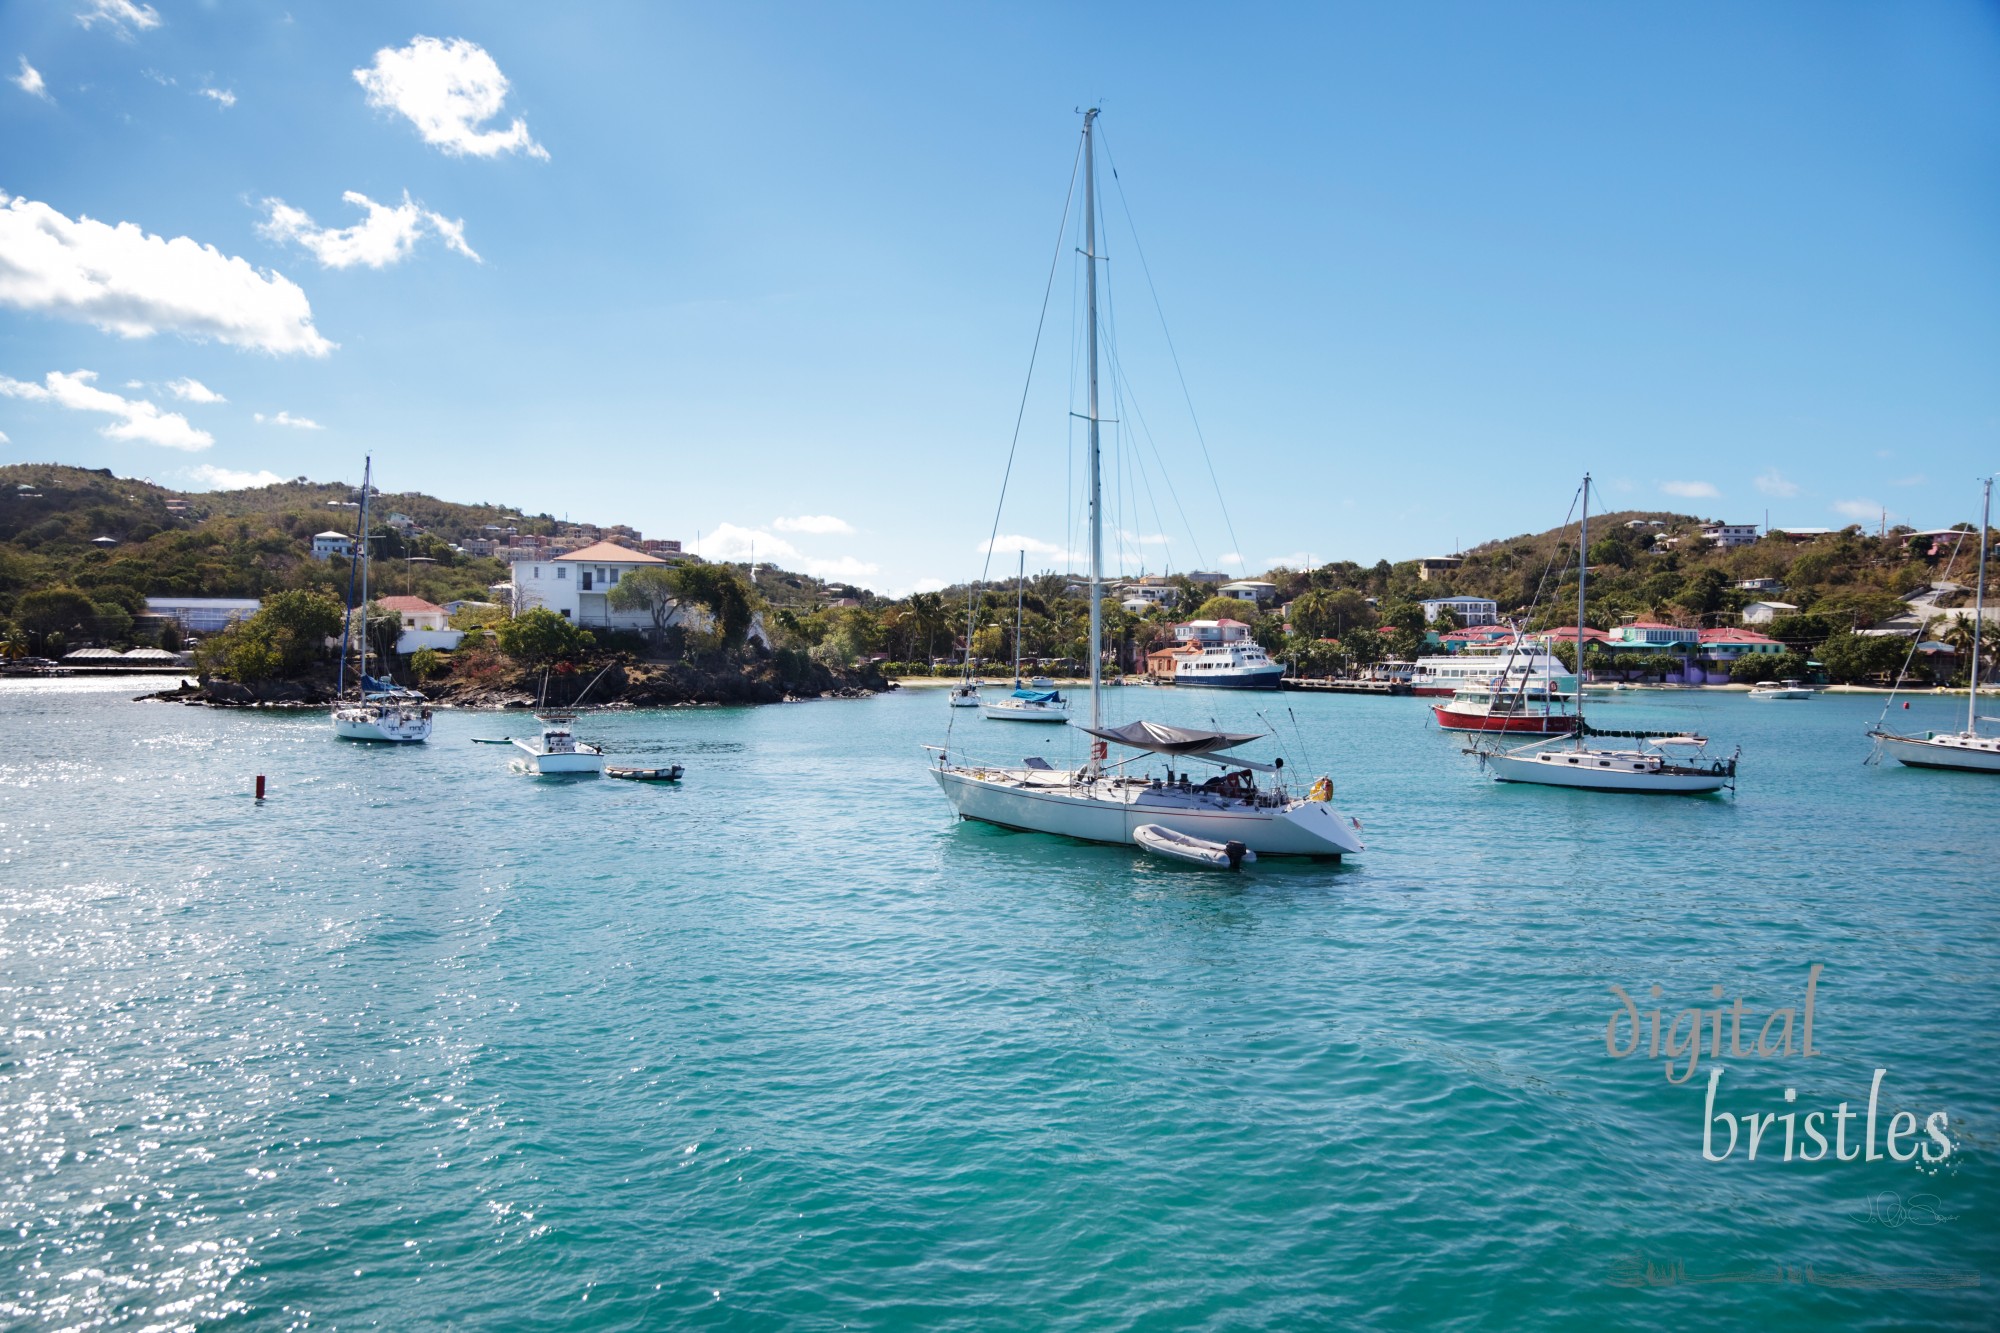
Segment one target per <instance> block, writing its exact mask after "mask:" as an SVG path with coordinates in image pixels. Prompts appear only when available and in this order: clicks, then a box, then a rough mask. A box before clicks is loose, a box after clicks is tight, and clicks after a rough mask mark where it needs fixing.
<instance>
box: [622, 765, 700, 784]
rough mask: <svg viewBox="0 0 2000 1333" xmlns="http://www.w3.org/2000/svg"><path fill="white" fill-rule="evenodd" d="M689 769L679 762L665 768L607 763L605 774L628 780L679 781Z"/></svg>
mask: <svg viewBox="0 0 2000 1333" xmlns="http://www.w3.org/2000/svg"><path fill="white" fill-rule="evenodd" d="M686 771H687V770H686V769H684V768H682V767H681V766H680V765H679V764H668V765H667V766H666V767H665V768H624V767H621V766H619V765H617V764H606V765H605V766H604V776H605V777H607V778H624V779H625V780H626V781H627V782H679V781H680V780H681V774H683V773H685V772H686Z"/></svg>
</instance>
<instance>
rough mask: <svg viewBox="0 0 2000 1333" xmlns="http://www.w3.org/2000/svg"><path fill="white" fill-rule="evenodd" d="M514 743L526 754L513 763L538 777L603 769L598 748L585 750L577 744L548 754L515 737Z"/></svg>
mask: <svg viewBox="0 0 2000 1333" xmlns="http://www.w3.org/2000/svg"><path fill="white" fill-rule="evenodd" d="M514 744H515V745H516V746H518V747H520V749H521V751H522V753H524V754H526V755H527V756H528V757H527V758H526V759H517V760H515V761H514V762H515V764H516V765H517V766H518V767H519V768H520V769H521V771H522V772H525V773H533V774H535V775H536V776H538V777H551V776H557V775H561V774H574V773H602V772H603V771H604V755H603V753H602V752H601V751H598V750H587V749H584V748H582V747H580V746H579V747H578V748H577V749H575V750H565V751H561V752H558V753H555V754H550V753H549V752H547V751H545V750H539V749H536V748H535V747H534V746H532V745H530V744H528V743H527V742H526V741H524V740H519V739H516V740H515V742H514Z"/></svg>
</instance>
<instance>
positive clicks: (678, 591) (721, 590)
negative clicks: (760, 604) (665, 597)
mask: <svg viewBox="0 0 2000 1333" xmlns="http://www.w3.org/2000/svg"><path fill="white" fill-rule="evenodd" d="M671 577H672V580H673V585H672V586H673V590H674V595H675V596H676V597H678V598H679V599H680V600H681V601H684V602H693V603H694V604H695V605H697V606H699V607H701V608H702V609H703V610H705V611H707V612H708V613H709V614H710V615H711V616H713V617H715V629H716V636H717V638H718V639H719V641H720V644H721V646H722V647H723V648H725V649H732V648H740V647H742V646H743V640H744V638H745V636H746V635H748V634H749V633H750V618H751V615H752V613H753V612H754V610H755V600H754V599H755V596H756V594H755V593H754V592H753V591H752V589H751V588H750V585H749V584H747V583H745V582H744V581H743V576H742V575H741V574H738V573H737V572H736V571H735V570H733V569H731V568H729V567H728V566H727V565H692V564H690V565H679V566H676V567H675V569H674V571H673V574H672V576H671Z"/></svg>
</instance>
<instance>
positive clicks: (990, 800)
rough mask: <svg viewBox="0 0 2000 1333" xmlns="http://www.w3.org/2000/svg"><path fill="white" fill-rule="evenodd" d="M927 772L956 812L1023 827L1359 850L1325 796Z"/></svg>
mask: <svg viewBox="0 0 2000 1333" xmlns="http://www.w3.org/2000/svg"><path fill="white" fill-rule="evenodd" d="M931 772H932V776H934V777H935V778H936V779H937V783H938V786H939V787H940V788H942V789H943V791H944V795H945V799H946V800H947V801H950V802H951V806H952V809H954V810H956V811H957V812H958V816H959V818H961V819H973V820H978V821H980V822H981V823H986V824H997V825H999V826H1000V827H1002V828H1010V829H1017V830H1020V831H1022V832H1025V833H1053V834H1057V835H1059V836H1061V837H1065V838H1080V839H1082V840H1083V841H1085V842H1104V843H1121V844H1129V843H1132V842H1134V838H1133V833H1134V831H1135V830H1136V829H1138V828H1139V827H1140V826H1141V825H1143V824H1158V825H1161V826H1162V827H1165V828H1169V829H1172V830H1173V831H1174V832H1176V833H1185V834H1187V835H1188V836H1190V837H1194V838H1202V839H1205V840H1207V841H1209V842H1225V843H1226V842H1230V841H1232V840H1233V841H1236V842H1240V843H1242V844H1243V845H1244V846H1245V847H1247V848H1249V849H1250V850H1251V851H1253V852H1256V853H1257V854H1258V855H1259V856H1318V857H1334V858H1338V857H1341V856H1347V855H1351V854H1353V853H1355V852H1359V851H1362V850H1363V845H1362V842H1361V836H1360V833H1359V832H1358V830H1357V829H1356V828H1355V826H1354V825H1353V824H1352V823H1351V822H1350V821H1349V820H1348V819H1347V818H1346V817H1345V816H1343V815H1342V814H1341V813H1340V812H1339V811H1337V810H1335V809H1334V808H1333V806H1332V805H1331V804H1330V803H1328V802H1325V801H1293V802H1290V803H1288V804H1285V805H1277V806H1251V805H1247V804H1244V803H1242V802H1222V801H1211V802H1205V803H1204V802H1201V801H1199V800H1198V799H1196V798H1189V797H1182V796H1181V795H1180V794H1178V793H1175V792H1170V791H1166V790H1164V789H1159V788H1154V787H1150V786H1147V785H1143V784H1139V783H1123V782H1116V781H1112V780H1100V781H1097V782H1094V783H1090V784H1087V785H1085V786H1082V787H1077V786H1074V785H1072V784H1071V783H1070V781H1069V775H1068V774H1064V773H1054V774H1051V773H1045V772H1041V773H1038V772H1018V773H1017V772H1014V771H1012V770H992V769H987V770H973V769H958V768H950V767H939V768H934V769H932V770H931Z"/></svg>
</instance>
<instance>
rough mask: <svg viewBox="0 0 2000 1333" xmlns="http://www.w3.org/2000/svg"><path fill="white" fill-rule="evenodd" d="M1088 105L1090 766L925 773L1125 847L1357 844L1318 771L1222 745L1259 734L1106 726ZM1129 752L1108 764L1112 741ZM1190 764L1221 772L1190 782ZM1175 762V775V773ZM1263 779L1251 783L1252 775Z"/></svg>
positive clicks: (975, 801)
mask: <svg viewBox="0 0 2000 1333" xmlns="http://www.w3.org/2000/svg"><path fill="white" fill-rule="evenodd" d="M1097 114H1098V113H1097V110H1096V109H1095V108H1093V109H1091V110H1089V111H1086V112H1085V113H1084V117H1083V148H1082V157H1083V180H1084V205H1083V218H1084V224H1083V225H1084V246H1083V259H1084V267H1085V270H1086V273H1087V275H1088V276H1087V278H1086V289H1087V292H1088V298H1089V299H1088V307H1089V319H1088V325H1087V327H1088V344H1087V347H1088V351H1087V356H1088V360H1089V376H1088V379H1089V412H1088V414H1087V422H1088V427H1089V440H1090V444H1089V451H1090V470H1089V484H1090V503H1089V509H1090V725H1089V726H1088V727H1084V728H1082V730H1085V731H1087V732H1089V733H1090V735H1091V736H1093V737H1095V738H1096V739H1095V741H1094V742H1093V743H1092V745H1091V747H1090V759H1089V762H1087V763H1086V764H1084V765H1083V766H1082V767H1081V768H1078V769H1075V770H1062V769H1056V768H1054V767H1052V766H1051V765H1049V764H1048V763H1047V762H1046V761H1044V760H1040V759H1030V760H1027V761H1025V762H1024V764H1023V766H1021V767H1019V768H1014V767H1007V766H1002V765H987V764H977V763H961V762H957V761H955V760H953V759H952V757H951V755H950V754H949V753H948V752H947V751H946V749H944V748H942V747H930V748H932V749H934V750H935V751H936V754H937V762H936V765H935V767H933V768H932V770H931V773H932V776H933V777H935V778H936V779H937V783H938V786H939V787H940V788H941V789H942V790H943V792H944V795H945V799H946V800H948V801H949V802H951V806H952V809H954V810H955V811H957V812H958V815H959V817H960V818H961V819H976V820H980V821H982V822H985V823H989V824H998V825H1000V826H1002V827H1005V828H1013V829H1021V830H1025V831H1028V832H1035V833H1056V834H1063V835H1065V836H1068V837H1072V838H1082V839H1085V840H1087V841H1090V842H1108V843H1131V842H1133V841H1134V840H1135V834H1136V832H1137V830H1138V829H1139V828H1140V827H1142V826H1144V825H1155V826H1158V827H1159V828H1163V829H1167V830H1170V831H1172V832H1174V833H1181V834H1186V835H1189V836H1191V837H1195V838H1201V839H1206V840H1209V841H1213V842H1222V843H1228V842H1239V843H1241V844H1242V845H1243V846H1244V847H1245V848H1246V849H1247V850H1248V851H1251V852H1255V853H1257V854H1258V855H1280V856H1283V855H1295V856H1316V857H1328V858H1333V859H1338V858H1339V857H1341V856H1344V855H1346V854H1349V853H1352V852H1359V851H1361V850H1362V842H1361V837H1360V825H1359V824H1358V823H1356V822H1355V821H1353V820H1350V819H1348V818H1347V817H1345V816H1343V815H1342V814H1341V813H1340V812H1339V811H1337V810H1335V809H1334V808H1333V804H1332V797H1333V784H1332V782H1331V781H1329V780H1327V779H1324V778H1322V779H1320V780H1319V781H1318V782H1315V783H1313V784H1312V789H1311V793H1310V795H1308V796H1307V797H1305V798H1303V799H1296V798H1294V797H1293V796H1292V795H1291V794H1290V793H1289V792H1288V791H1287V789H1286V786H1285V783H1284V761H1283V760H1282V759H1281V760H1277V761H1276V762H1273V763H1264V762H1260V761H1254V760H1249V759H1243V758H1239V757H1224V755H1225V752H1227V751H1229V750H1233V749H1236V748H1238V747H1239V746H1243V745H1247V744H1249V743H1250V742H1251V741H1254V740H1260V739H1262V737H1260V736H1257V735H1251V734H1244V733H1237V732H1224V731H1197V730H1193V729H1190V728H1185V727H1171V726H1166V725H1163V724H1161V723H1157V722H1132V723H1129V724H1127V725H1125V726H1122V727H1107V726H1105V725H1104V717H1103V710H1102V698H1101V696H1102V693H1103V683H1104V682H1103V675H1104V652H1103V650H1104V623H1103V596H1104V505H1103V468H1102V465H1101V459H1100V448H1099V423H1100V422H1101V420H1102V418H1101V416H1100V415H1099V412H1098V382H1097V381H1098V327H1097V324H1098V310H1097V266H1098V264H1099V263H1100V262H1101V259H1102V257H1101V256H1100V255H1099V254H1098V253H1097V176H1096V152H1095V147H1094V144H1093V141H1092V133H1091V131H1092V127H1093V124H1094V123H1095V121H1096V119H1097ZM1112 745H1118V746H1121V747H1123V748H1125V749H1129V750H1133V751H1136V752H1137V753H1136V754H1134V755H1132V756H1131V757H1129V758H1126V759H1122V760H1120V761H1118V762H1116V763H1111V762H1108V761H1109V758H1110V747H1111V746H1112ZM1147 756H1159V757H1160V758H1162V759H1164V760H1165V771H1164V773H1163V774H1161V775H1158V776H1142V775H1140V774H1138V773H1136V772H1133V771H1130V770H1131V769H1132V768H1133V767H1134V766H1135V765H1137V764H1139V763H1141V762H1142V761H1143V760H1144V759H1145V758H1146V757H1147ZM1188 765H1201V766H1204V767H1208V768H1213V769H1218V770H1220V771H1219V772H1217V773H1215V774H1213V775H1212V776H1209V777H1207V778H1206V779H1204V780H1202V781H1199V782H1197V781H1196V780H1195V778H1194V776H1193V774H1191V773H1190V772H1188V770H1187V766H1188ZM1177 768H1178V770H1179V771H1176V769H1177ZM1260 773H1262V774H1266V775H1268V780H1269V785H1268V786H1260V785H1259V783H1258V779H1257V775H1258V774H1260Z"/></svg>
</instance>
